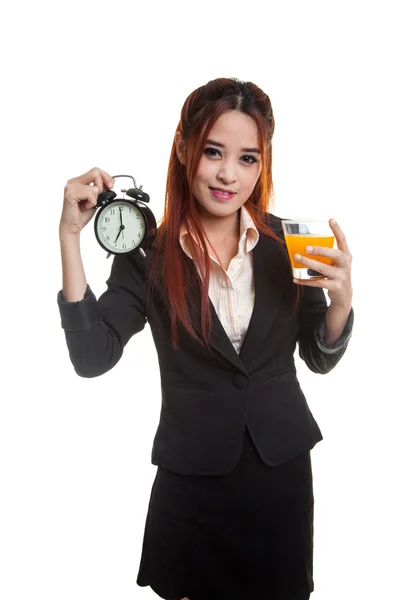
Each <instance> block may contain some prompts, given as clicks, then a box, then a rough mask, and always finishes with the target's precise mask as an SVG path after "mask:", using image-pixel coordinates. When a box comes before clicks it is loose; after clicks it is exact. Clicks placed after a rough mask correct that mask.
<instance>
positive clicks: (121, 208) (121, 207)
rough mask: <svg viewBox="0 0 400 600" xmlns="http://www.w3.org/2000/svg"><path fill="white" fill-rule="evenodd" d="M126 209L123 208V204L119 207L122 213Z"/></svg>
mask: <svg viewBox="0 0 400 600" xmlns="http://www.w3.org/2000/svg"><path fill="white" fill-rule="evenodd" d="M124 208H125V206H123V205H122V204H121V206H120V207H119V210H120V211H121V212H122V211H123V210H124Z"/></svg>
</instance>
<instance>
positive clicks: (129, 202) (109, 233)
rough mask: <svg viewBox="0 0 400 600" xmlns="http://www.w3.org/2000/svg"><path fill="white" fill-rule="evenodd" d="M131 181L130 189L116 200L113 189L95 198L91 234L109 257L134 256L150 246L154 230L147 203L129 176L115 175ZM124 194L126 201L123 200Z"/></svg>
mask: <svg viewBox="0 0 400 600" xmlns="http://www.w3.org/2000/svg"><path fill="white" fill-rule="evenodd" d="M117 177H128V178H130V179H132V180H133V185H134V187H133V188H129V189H121V192H122V193H123V194H124V196H123V197H122V198H118V197H117V194H116V193H115V192H114V191H113V190H109V189H107V188H106V189H105V190H104V191H103V192H102V193H101V194H99V195H98V198H97V204H96V208H98V209H99V210H98V211H97V214H96V218H95V221H94V232H95V235H96V239H97V241H98V243H99V244H100V246H101V247H102V248H103V249H104V250H106V251H107V252H108V254H107V258H109V257H110V256H111V255H112V254H134V253H136V252H140V253H141V254H142V255H143V256H146V253H145V250H146V248H149V247H150V246H151V244H152V243H153V240H154V238H155V235H156V231H157V223H156V219H155V217H154V215H153V213H152V212H151V210H150V209H149V207H148V206H146V204H145V203H148V202H149V201H150V197H149V195H148V194H146V193H145V192H143V191H142V186H140V187H139V188H138V187H137V186H136V181H135V179H134V178H133V177H132V176H131V175H114V176H113V179H116V178H117ZM125 194H126V195H127V196H128V198H126V197H125Z"/></svg>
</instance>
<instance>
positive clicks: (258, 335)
mask: <svg viewBox="0 0 400 600" xmlns="http://www.w3.org/2000/svg"><path fill="white" fill-rule="evenodd" d="M273 132H274V118H273V112H272V108H271V103H270V100H269V98H268V96H267V95H266V94H265V93H264V92H263V91H262V90H261V89H259V88H258V87H257V86H256V85H254V84H253V83H244V82H240V81H238V80H236V79H216V80H214V81H210V82H209V83H207V84H206V85H204V86H202V87H200V88H199V89H197V90H195V91H194V92H192V94H190V96H189V97H188V98H187V100H186V101H185V103H184V105H183V108H182V112H181V119H180V121H179V124H178V127H177V130H176V135H175V139H174V143H173V147H172V153H171V158H170V164H169V171H168V178H167V189H166V202H165V212H164V217H163V220H162V223H161V225H160V227H159V230H158V233H157V237H156V240H155V243H154V244H153V247H152V248H151V250H150V251H149V252H147V256H146V257H143V256H142V255H140V254H135V255H133V256H116V257H115V258H114V262H113V266H112V270H111V275H110V278H109V280H108V282H107V286H108V289H107V291H105V292H104V294H103V295H102V296H101V297H100V298H99V299H98V300H96V298H95V296H94V295H93V293H92V292H91V290H90V288H89V286H88V285H87V282H86V277H85V273H84V269H83V266H82V260H81V256H80V251H79V234H80V231H81V230H82V228H83V227H84V226H85V225H86V224H87V223H88V222H89V220H90V219H91V217H92V216H93V214H94V211H93V207H94V206H95V204H96V200H97V196H98V194H99V193H100V192H102V191H103V189H104V188H105V187H107V188H111V187H112V186H113V181H112V178H111V177H110V175H109V174H108V173H107V172H105V171H103V170H101V169H97V168H96V169H92V170H90V171H89V172H88V173H85V174H84V175H82V176H80V177H75V178H73V179H70V180H69V181H68V183H67V185H66V187H65V196H64V205H63V211H62V217H61V221H60V242H61V253H62V264H63V289H62V292H59V295H58V303H59V308H60V312H61V318H62V326H63V328H64V329H65V335H66V341H67V344H68V348H69V352H70V357H71V360H72V363H73V365H74V367H75V370H76V372H77V373H78V374H79V375H81V376H83V377H93V376H97V375H101V374H102V373H104V372H106V371H107V370H109V369H111V368H112V367H113V366H114V365H115V364H116V363H117V362H118V360H119V359H120V357H121V355H122V352H123V348H124V346H125V344H126V343H127V342H128V340H129V339H130V338H131V336H132V335H134V334H135V333H138V332H139V331H141V330H142V329H143V328H144V326H145V324H146V322H148V323H149V325H150V327H151V331H152V335H153V338H154V343H155V346H156V349H157V352H158V358H159V364H160V375H161V386H162V390H161V392H162V408H161V415H160V423H159V426H158V429H157V432H156V435H155V439H154V444H153V450H152V463H153V464H155V465H157V466H158V469H157V474H156V478H155V481H154V484H153V488H152V491H151V497H150V503H149V510H148V516H147V521H146V526H145V531H144V540H143V552H142V558H141V564H140V569H139V574H138V578H137V583H138V585H140V586H147V585H150V586H151V587H152V589H153V590H154V591H155V592H156V593H157V594H158V595H159V596H160V597H161V598H165V599H168V600H180V599H181V598H189V599H190V600H213V599H218V600H223V599H226V600H228V599H229V600H250V599H251V600H261V599H263V600H264V599H265V600H267V599H268V600H305V599H307V598H309V596H310V592H312V590H313V587H314V586H313V574H312V554H313V504H314V499H313V488H312V470H311V461H310V450H311V448H313V447H314V445H315V444H316V443H317V442H319V441H320V440H321V439H322V435H321V432H320V430H319V428H318V425H317V423H316V422H315V420H314V418H313V416H312V414H311V412H310V410H309V408H308V405H307V402H306V399H305V397H304V395H303V393H302V391H301V388H300V386H299V383H298V380H297V377H296V369H295V364H294V358H293V353H294V351H295V348H296V344H299V352H300V356H301V358H302V359H303V360H304V361H305V363H306V364H307V365H308V367H309V368H310V369H311V370H312V371H314V372H316V373H327V372H328V371H330V370H331V369H332V368H333V367H334V366H335V365H336V364H337V363H338V361H339V360H340V358H341V357H342V356H343V354H344V352H345V349H346V347H347V344H348V341H349V339H350V335H351V329H352V321H353V311H352V308H351V302H352V288H351V278H350V271H351V256H350V253H349V250H348V247H347V244H346V241H345V238H344V235H343V233H342V231H341V229H340V227H339V225H338V224H337V223H335V221H333V220H331V221H330V225H331V229H332V231H333V233H334V235H335V237H336V240H337V246H338V248H337V249H323V248H319V247H315V248H314V249H313V250H312V251H310V254H311V253H313V254H314V255H315V257H314V258H313V259H311V258H307V257H304V256H303V257H301V258H299V260H301V261H302V263H303V264H304V265H305V266H307V267H309V268H311V269H315V270H318V271H319V272H321V273H322V274H323V275H325V276H326V278H325V279H318V280H313V281H303V280H293V278H292V275H291V269H290V265H289V261H288V257H287V252H286V250H285V244H284V237H283V233H282V226H281V219H280V218H278V217H275V216H274V215H272V214H271V213H270V212H269V201H270V197H271V193H272V176H271V165H272V146H271V139H272V136H273ZM91 184H94V185H91ZM319 256H328V257H331V258H332V259H333V265H334V266H328V265H324V264H322V263H321V262H320V261H318V257H319ZM322 288H326V289H327V290H328V294H329V297H330V303H329V307H328V306H327V303H326V300H325V295H324V292H323V290H322Z"/></svg>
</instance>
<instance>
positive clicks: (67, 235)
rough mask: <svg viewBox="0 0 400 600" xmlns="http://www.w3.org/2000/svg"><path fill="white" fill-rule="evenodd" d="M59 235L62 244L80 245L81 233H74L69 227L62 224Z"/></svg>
mask: <svg viewBox="0 0 400 600" xmlns="http://www.w3.org/2000/svg"><path fill="white" fill-rule="evenodd" d="M58 235H59V238H60V243H61V244H72V245H79V243H80V231H78V232H77V233H72V232H71V231H70V229H69V228H68V226H67V225H62V224H60V227H59V229H58Z"/></svg>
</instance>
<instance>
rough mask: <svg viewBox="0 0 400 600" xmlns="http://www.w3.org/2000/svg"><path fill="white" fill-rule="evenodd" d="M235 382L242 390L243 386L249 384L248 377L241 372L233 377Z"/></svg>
mask: <svg viewBox="0 0 400 600" xmlns="http://www.w3.org/2000/svg"><path fill="white" fill-rule="evenodd" d="M233 384H234V385H235V386H236V387H237V388H239V390H242V389H243V388H245V387H246V385H247V377H245V376H244V375H242V374H241V373H238V374H237V375H235V377H234V378H233Z"/></svg>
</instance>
